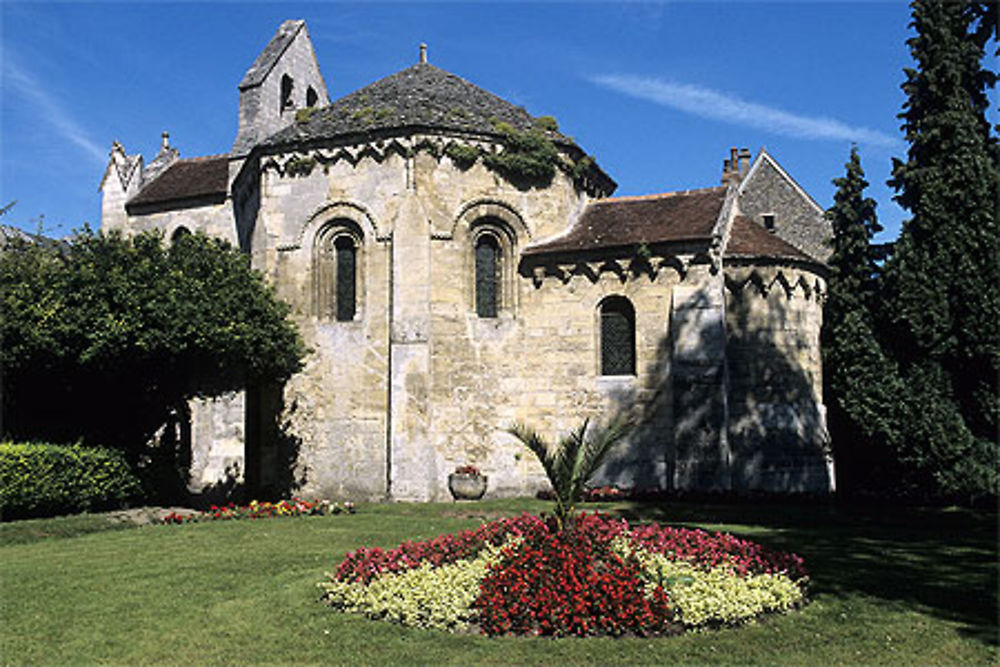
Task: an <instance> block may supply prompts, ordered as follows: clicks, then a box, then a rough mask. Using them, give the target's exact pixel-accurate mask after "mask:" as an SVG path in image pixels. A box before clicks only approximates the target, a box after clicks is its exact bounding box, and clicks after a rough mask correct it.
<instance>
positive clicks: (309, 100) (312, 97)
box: [306, 86, 319, 107]
mask: <svg viewBox="0 0 1000 667" xmlns="http://www.w3.org/2000/svg"><path fill="white" fill-rule="evenodd" d="M318 101H319V95H317V94H316V90H315V89H314V88H313V87H312V86H309V87H308V88H307V89H306V106H307V107H314V106H316V102H318Z"/></svg>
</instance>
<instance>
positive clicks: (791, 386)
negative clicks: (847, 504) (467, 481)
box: [593, 285, 833, 495]
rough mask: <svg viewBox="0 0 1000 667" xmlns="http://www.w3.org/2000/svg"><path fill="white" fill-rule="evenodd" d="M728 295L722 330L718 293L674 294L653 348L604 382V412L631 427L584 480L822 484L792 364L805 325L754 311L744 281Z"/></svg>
mask: <svg viewBox="0 0 1000 667" xmlns="http://www.w3.org/2000/svg"><path fill="white" fill-rule="evenodd" d="M776 289H777V287H776ZM727 297H728V298H727V303H726V308H727V311H728V312H727V314H726V326H725V329H724V330H723V329H721V326H722V321H721V319H720V318H721V317H722V311H721V310H719V309H718V308H714V307H713V301H714V302H715V303H716V304H717V303H718V297H717V296H708V295H706V294H698V293H695V294H694V295H693V297H692V298H691V299H689V300H688V301H686V302H685V303H684V304H682V307H677V305H676V304H675V307H674V308H673V312H672V313H671V318H670V321H671V330H670V331H668V332H664V335H663V336H662V337H661V338H660V340H659V341H658V343H657V346H656V354H655V358H654V359H653V360H651V361H650V362H648V363H647V364H645V365H644V366H645V370H644V371H643V373H642V375H641V376H640V377H638V378H636V382H635V383H634V384H632V385H630V386H628V387H623V388H622V389H621V390H619V391H616V392H612V394H611V397H610V398H611V404H612V405H611V408H610V409H609V410H608V413H607V414H606V415H605V416H604V419H605V420H606V421H611V420H614V419H631V420H632V421H633V422H634V423H635V429H634V431H633V434H632V435H631V436H630V438H629V439H628V440H627V441H626V442H625V443H623V444H622V445H621V446H619V447H618V448H617V449H616V450H615V451H613V452H612V454H611V455H610V456H609V460H608V461H607V462H606V463H605V464H604V466H603V467H602V468H601V469H600V470H599V472H598V474H597V475H596V476H595V479H594V482H593V483H594V484H595V485H604V484H607V485H612V486H617V487H619V488H622V489H634V490H638V491H646V492H666V493H691V492H695V493H698V492H720V493H732V494H738V495H744V494H750V493H758V492H765V493H826V492H828V491H829V490H831V487H832V482H833V480H832V479H831V478H830V474H831V470H830V467H829V466H828V463H827V457H828V453H829V438H828V435H827V431H826V428H825V423H824V417H823V415H822V413H821V410H822V408H821V407H820V406H819V404H818V401H817V396H816V392H815V390H814V388H813V387H814V385H813V379H812V377H811V376H810V374H809V371H808V370H807V369H806V368H805V367H803V365H802V364H801V363H800V359H801V358H803V356H804V355H806V354H808V352H809V350H808V349H807V348H808V346H809V338H808V335H809V334H808V333H807V332H806V331H802V330H800V329H799V328H798V327H800V325H801V322H795V321H791V320H790V316H789V310H788V309H774V308H768V309H766V310H763V311H762V310H761V309H760V308H759V306H761V305H764V304H761V303H759V302H758V303H754V302H753V301H751V300H752V299H756V300H762V299H766V296H764V295H762V294H761V293H760V292H759V291H755V288H754V287H752V286H750V285H746V286H745V287H741V288H738V289H736V290H735V293H731V294H727ZM781 298H782V299H784V298H785V296H783V295H782V296H781ZM794 298H795V299H801V297H800V296H798V295H796V296H795V297H794ZM762 313H763V316H762ZM817 325H818V323H817ZM777 332H780V333H781V334H782V335H781V336H777V335H776V333H777ZM789 332H793V333H792V334H789ZM781 338H784V339H785V340H784V341H783V342H782V341H781V340H780V339H781ZM813 344H815V342H814V343H813Z"/></svg>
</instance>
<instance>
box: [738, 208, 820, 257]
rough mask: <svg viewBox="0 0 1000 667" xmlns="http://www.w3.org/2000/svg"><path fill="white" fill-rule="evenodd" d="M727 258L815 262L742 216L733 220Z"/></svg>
mask: <svg viewBox="0 0 1000 667" xmlns="http://www.w3.org/2000/svg"><path fill="white" fill-rule="evenodd" d="M724 256H725V257H734V258H735V257H773V258H777V259H794V260H799V261H809V262H815V261H816V260H814V259H813V258H812V257H810V256H809V255H807V254H805V253H804V252H802V251H801V250H799V249H798V248H796V247H795V246H793V245H792V244H790V243H788V242H787V241H784V240H782V239H781V238H779V237H778V235H777V234H772V233H771V232H769V231H767V230H766V229H764V228H763V227H761V226H760V225H758V224H757V223H756V222H754V221H753V220H750V219H749V218H746V217H744V216H742V215H738V216H736V218H735V219H734V220H733V227H732V229H731V230H730V233H729V244H728V245H727V246H726V251H725V253H724Z"/></svg>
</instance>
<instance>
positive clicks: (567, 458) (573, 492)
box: [507, 419, 632, 531]
mask: <svg viewBox="0 0 1000 667" xmlns="http://www.w3.org/2000/svg"><path fill="white" fill-rule="evenodd" d="M589 424H590V420H589V419H585V420H584V421H583V424H581V425H580V426H579V427H577V428H576V429H574V430H573V431H572V432H571V433H570V434H569V435H567V436H566V437H564V438H563V439H562V440H560V441H559V444H558V446H556V447H554V448H553V447H549V445H548V443H546V442H545V440H544V439H543V438H542V436H540V435H539V434H538V432H537V431H535V430H534V429H531V428H529V427H527V426H525V425H524V424H520V423H515V424H514V425H513V426H511V427H510V428H508V429H507V432H508V433H510V434H511V435H513V436H514V437H516V438H517V439H518V440H520V441H521V442H522V443H523V444H524V445H525V446H526V447H527V448H528V449H530V450H531V451H532V452H534V454H535V456H537V457H538V460H539V461H541V463H542V467H543V468H544V469H545V474H546V475H547V476H548V478H549V482H550V483H551V484H552V490H553V491H554V492H555V497H556V511H555V518H556V523H557V524H558V528H559V530H560V531H562V530H564V529H565V528H566V527H567V523H568V522H570V521H571V520H572V517H573V512H574V510H575V507H576V503H577V502H579V500H580V498H581V497H582V496H583V490H584V486H585V485H586V483H587V482H588V481H589V480H590V478H591V477H592V476H593V475H594V472H596V470H597V468H598V467H600V465H601V463H602V462H603V461H604V459H605V457H606V456H607V454H608V452H609V451H610V450H611V447H612V446H613V445H614V444H615V443H617V442H618V441H620V440H621V439H622V438H624V437H625V436H627V435H628V434H629V432H630V431H631V429H632V425H631V424H630V423H629V422H627V421H625V420H621V419H616V420H615V421H613V422H612V423H611V424H609V425H608V427H607V428H603V429H595V431H594V432H593V433H591V434H590V437H587V427H588V426H589Z"/></svg>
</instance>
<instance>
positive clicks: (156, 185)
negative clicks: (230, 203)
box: [128, 155, 229, 207]
mask: <svg viewBox="0 0 1000 667" xmlns="http://www.w3.org/2000/svg"><path fill="white" fill-rule="evenodd" d="M228 189H229V156H228V155H210V156H207V157H196V158H188V159H184V160H177V161H176V162H174V163H173V164H171V165H170V166H169V167H167V168H166V169H164V170H163V171H162V172H161V173H160V174H158V175H157V176H156V177H155V178H154V179H153V180H152V181H150V182H149V183H147V184H146V185H144V186H143V187H142V189H141V190H139V192H138V193H137V194H136V195H135V196H134V197H132V199H130V200H129V202H128V205H129V207H132V206H149V205H153V204H164V203H167V202H179V201H182V200H187V199H203V198H213V197H218V198H222V199H224V198H225V196H226V192H227V191H228Z"/></svg>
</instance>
